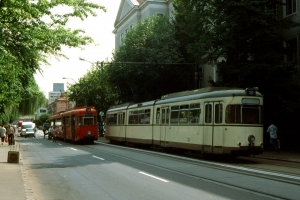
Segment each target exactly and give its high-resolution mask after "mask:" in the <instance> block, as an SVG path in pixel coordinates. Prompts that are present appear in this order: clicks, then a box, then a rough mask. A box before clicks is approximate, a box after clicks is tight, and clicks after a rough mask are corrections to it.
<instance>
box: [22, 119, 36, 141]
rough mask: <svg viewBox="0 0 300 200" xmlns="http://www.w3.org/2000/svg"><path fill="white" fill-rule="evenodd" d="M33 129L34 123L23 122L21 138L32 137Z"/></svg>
mask: <svg viewBox="0 0 300 200" xmlns="http://www.w3.org/2000/svg"><path fill="white" fill-rule="evenodd" d="M34 127H35V123H32V122H23V123H22V132H21V136H24V137H25V138H26V137H29V136H32V137H34V130H33V129H34Z"/></svg>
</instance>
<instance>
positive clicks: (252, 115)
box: [242, 106, 260, 124]
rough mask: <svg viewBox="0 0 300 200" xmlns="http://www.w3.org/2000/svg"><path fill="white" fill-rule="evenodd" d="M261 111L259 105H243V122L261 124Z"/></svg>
mask: <svg viewBox="0 0 300 200" xmlns="http://www.w3.org/2000/svg"><path fill="white" fill-rule="evenodd" d="M259 113H260V112H259V107H258V106H242V114H243V115H242V123H243V124H259V119H260V118H259Z"/></svg>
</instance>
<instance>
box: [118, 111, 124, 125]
mask: <svg viewBox="0 0 300 200" xmlns="http://www.w3.org/2000/svg"><path fill="white" fill-rule="evenodd" d="M124 115H125V113H119V114H118V124H124Z"/></svg>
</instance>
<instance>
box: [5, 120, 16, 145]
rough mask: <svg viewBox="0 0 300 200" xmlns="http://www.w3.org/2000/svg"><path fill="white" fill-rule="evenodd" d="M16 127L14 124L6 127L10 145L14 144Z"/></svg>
mask: <svg viewBox="0 0 300 200" xmlns="http://www.w3.org/2000/svg"><path fill="white" fill-rule="evenodd" d="M14 133H15V131H14V128H13V126H12V125H10V124H8V127H7V129H6V135H7V136H8V145H12V144H13V140H14Z"/></svg>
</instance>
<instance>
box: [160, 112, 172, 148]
mask: <svg viewBox="0 0 300 200" xmlns="http://www.w3.org/2000/svg"><path fill="white" fill-rule="evenodd" d="M170 128H171V127H170V107H163V108H162V109H161V126H160V145H161V146H164V147H167V146H169V138H168V135H169V132H170Z"/></svg>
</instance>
